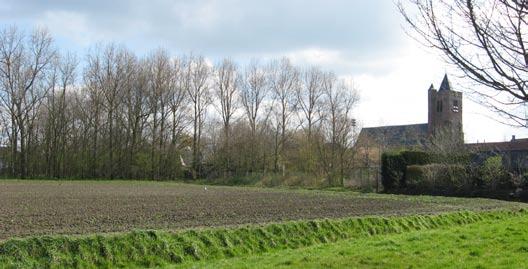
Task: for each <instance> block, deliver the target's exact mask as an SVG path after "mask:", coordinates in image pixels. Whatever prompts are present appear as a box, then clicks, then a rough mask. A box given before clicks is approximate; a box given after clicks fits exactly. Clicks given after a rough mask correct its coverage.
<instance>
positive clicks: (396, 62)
mask: <svg viewBox="0 0 528 269" xmlns="http://www.w3.org/2000/svg"><path fill="white" fill-rule="evenodd" d="M0 24H1V25H2V26H8V25H12V24H16V25H18V26H19V27H20V28H23V29H27V30H31V29H32V28H34V27H36V26H43V27H46V28H48V29H49V30H50V32H51V33H52V35H53V36H54V38H55V40H56V42H57V46H58V47H60V48H61V50H69V51H73V52H76V53H77V54H79V56H80V57H83V56H84V54H85V53H86V51H87V50H88V49H89V48H90V47H92V46H94V45H95V44H98V43H105V42H116V43H121V44H124V45H126V46H127V47H128V48H130V49H131V50H134V51H135V52H136V53H138V54H140V55H141V54H145V53H148V52H149V51H151V50H153V49H156V48H159V47H164V48H167V49H168V50H170V51H171V52H172V53H173V54H175V55H179V54H184V53H188V52H193V53H197V54H203V55H204V56H206V57H208V58H209V59H210V60H211V61H213V62H214V61H218V60H219V59H221V58H223V57H230V58H232V59H235V60H237V61H238V62H240V63H244V62H246V61H248V60H250V59H251V58H255V57H256V58H264V59H266V58H276V57H282V56H287V57H290V59H292V60H293V61H294V62H295V63H296V64H299V65H305V64H314V65H319V66H321V67H323V68H324V69H327V70H332V71H334V72H336V73H337V74H338V75H340V76H342V77H345V78H349V79H352V80H353V81H354V83H355V85H356V86H357V87H358V88H359V90H360V93H361V98H362V102H361V104H360V106H359V107H358V108H357V109H356V114H357V117H358V119H359V120H360V122H361V124H362V125H364V126H378V125H399V124H409V123H425V122H427V89H428V88H429V85H430V84H431V83H434V84H435V86H436V87H437V88H438V87H439V84H440V81H441V79H442V77H443V75H444V73H446V72H447V73H450V70H449V68H448V67H447V65H445V64H444V63H443V62H442V61H441V59H440V58H439V57H438V56H437V55H436V54H435V53H434V52H432V51H429V50H427V49H425V48H423V47H421V46H420V45H418V44H417V43H416V41H415V40H413V39H411V38H409V37H408V36H407V35H406V34H405V31H404V27H403V21H402V19H401V16H400V14H399V13H398V11H397V9H396V7H395V5H394V1H392V0H375V1H372V0H354V1H350V0H266V1H256V0H172V1H171V0H149V1H140V0H130V1H125V0H112V1H109V0H91V1H74V0H56V1H51V0H33V1H29V0H0ZM457 81H458V78H455V77H452V83H453V85H454V86H455V87H456V85H457ZM464 105H465V108H464V115H463V116H464V132H465V134H466V140H467V141H468V142H476V141H477V140H478V141H484V140H485V141H502V140H506V139H509V138H510V137H511V135H517V137H528V131H527V130H526V129H518V128H512V127H507V126H504V125H500V124H498V123H497V122H496V121H494V120H493V119H491V118H490V117H491V115H490V113H488V112H487V111H486V109H484V108H481V107H479V106H478V105H476V104H474V103H472V102H471V101H470V100H469V99H468V98H466V99H465V100H464Z"/></svg>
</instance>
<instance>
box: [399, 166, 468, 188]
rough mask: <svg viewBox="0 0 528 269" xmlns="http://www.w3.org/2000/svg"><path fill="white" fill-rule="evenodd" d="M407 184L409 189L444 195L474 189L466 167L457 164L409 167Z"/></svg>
mask: <svg viewBox="0 0 528 269" xmlns="http://www.w3.org/2000/svg"><path fill="white" fill-rule="evenodd" d="M406 183H407V188H409V189H415V190H420V191H425V192H428V193H444V194H445V193H453V192H458V191H463V190H468V189H470V188H471V187H472V182H471V180H470V177H469V176H468V173H467V170H466V166H464V165H457V164H427V165H410V166H407V173H406Z"/></svg>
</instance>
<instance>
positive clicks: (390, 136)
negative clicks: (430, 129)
mask: <svg viewBox="0 0 528 269" xmlns="http://www.w3.org/2000/svg"><path fill="white" fill-rule="evenodd" d="M366 141H373V142H375V143H377V144H381V145H384V146H388V147H400V146H401V147H409V146H422V145H424V144H425V142H426V141H427V123H423V124H410V125H396V126H380V127H369V128H363V129H361V132H360V133H359V137H358V143H361V144H364V143H366Z"/></svg>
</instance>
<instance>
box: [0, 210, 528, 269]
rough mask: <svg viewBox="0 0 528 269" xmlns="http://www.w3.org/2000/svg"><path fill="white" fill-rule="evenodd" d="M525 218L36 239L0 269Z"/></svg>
mask: <svg viewBox="0 0 528 269" xmlns="http://www.w3.org/2000/svg"><path fill="white" fill-rule="evenodd" d="M521 215H528V211H527V210H525V209H521V210H514V211H492V212H469V211H464V212H454V213H445V214H437V215H414V216H404V217H359V218H357V217H356V218H346V219H334V220H329V219H325V220H311V221H290V222H284V223H274V224H267V225H248V226H243V227H238V228H214V229H199V230H183V231H179V232H167V231H133V232H128V233H119V234H109V235H86V236H38V237H29V238H22V239H10V240H8V241H4V242H2V243H0V267H1V268H120V267H127V268H130V267H156V266H167V265H170V264H179V263H184V262H192V261H199V260H210V259H221V258H231V257H240V256H245V255H254V254H260V253H266V252H269V251H274V250H283V249H296V248H300V247H306V246H312V245H315V244H320V243H328V242H336V241H339V240H343V239H354V238H365V237H369V236H372V235H379V234H396V233H404V232H409V231H419V230H427V229H434V228H440V227H451V226H456V225H464V224H471V223H476V222H479V221H485V220H486V221H490V220H504V219H508V218H510V217H513V216H521Z"/></svg>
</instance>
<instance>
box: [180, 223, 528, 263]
mask: <svg viewBox="0 0 528 269" xmlns="http://www.w3.org/2000/svg"><path fill="white" fill-rule="evenodd" d="M527 225H528V217H527V216H518V217H511V218H505V219H500V220H489V221H483V222H478V223H473V224H469V225H463V226H452V227H446V228H441V229H434V230H425V231H413V232H409V233H404V234H389V235H381V236H375V237H367V238H359V239H357V238H355V239H349V240H343V241H339V242H336V243H331V244H324V245H317V246H312V247H307V248H302V249H294V250H281V251H276V252H272V253H266V254H263V255H255V256H246V257H237V258H232V259H221V260H215V261H203V262H198V263H191V264H183V265H182V266H181V267H182V268H191V267H193V268H269V269H274V268H524V267H526V255H527V253H528V246H527V245H526V238H528V229H526V226H527ZM446 253H449V254H448V255H446ZM171 268H172V267H171ZM175 268H180V267H179V266H175Z"/></svg>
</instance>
